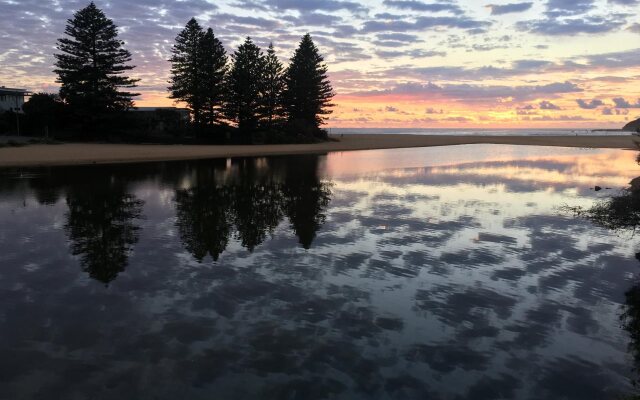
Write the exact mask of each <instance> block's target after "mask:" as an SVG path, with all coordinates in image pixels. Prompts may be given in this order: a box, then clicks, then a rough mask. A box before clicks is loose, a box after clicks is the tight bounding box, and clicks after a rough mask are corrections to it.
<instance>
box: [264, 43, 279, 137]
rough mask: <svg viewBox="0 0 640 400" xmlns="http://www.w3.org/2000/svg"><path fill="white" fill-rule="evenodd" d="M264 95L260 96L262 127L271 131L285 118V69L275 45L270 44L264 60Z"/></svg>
mask: <svg viewBox="0 0 640 400" xmlns="http://www.w3.org/2000/svg"><path fill="white" fill-rule="evenodd" d="M262 81H263V85H262V94H261V96H260V100H261V104H260V114H261V117H262V125H263V126H264V127H265V128H266V129H267V130H271V129H272V128H273V127H274V125H279V124H280V123H281V122H282V119H283V117H284V110H283V108H282V94H283V92H284V67H283V66H282V63H281V62H280V60H278V56H277V55H276V51H275V49H274V48H273V43H271V44H269V49H268V50H267V55H266V56H265V59H264V72H263V76H262Z"/></svg>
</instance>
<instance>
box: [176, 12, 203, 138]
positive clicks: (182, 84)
mask: <svg viewBox="0 0 640 400" xmlns="http://www.w3.org/2000/svg"><path fill="white" fill-rule="evenodd" d="M204 36H205V33H204V31H203V30H202V27H201V26H200V24H198V21H196V19H195V18H191V20H189V22H187V25H186V26H185V28H184V29H183V30H182V31H181V32H180V33H179V34H178V36H177V37H176V41H175V44H174V45H173V48H172V49H171V53H172V55H171V58H170V59H169V61H170V62H171V78H170V80H169V85H170V86H169V92H170V96H169V97H170V98H172V99H175V100H178V101H182V102H185V103H186V104H187V107H189V109H190V110H191V113H192V116H193V122H194V123H195V124H196V125H197V126H201V125H202V123H203V110H204V108H205V105H206V103H207V101H206V90H207V88H206V85H205V82H204V77H203V69H204V68H203V60H204V57H203V54H202V47H203V42H204Z"/></svg>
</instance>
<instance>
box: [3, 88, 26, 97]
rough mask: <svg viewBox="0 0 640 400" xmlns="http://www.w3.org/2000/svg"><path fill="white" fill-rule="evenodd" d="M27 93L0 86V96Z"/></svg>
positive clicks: (24, 90)
mask: <svg viewBox="0 0 640 400" xmlns="http://www.w3.org/2000/svg"><path fill="white" fill-rule="evenodd" d="M28 93H29V91H28V90H27V89H16V88H8V87H4V86H0V94H4V95H7V94H14V95H23V96H24V95H26V94H28Z"/></svg>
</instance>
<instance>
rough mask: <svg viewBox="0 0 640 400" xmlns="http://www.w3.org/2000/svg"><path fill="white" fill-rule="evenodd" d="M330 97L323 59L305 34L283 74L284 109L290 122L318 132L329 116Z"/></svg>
mask: <svg viewBox="0 0 640 400" xmlns="http://www.w3.org/2000/svg"><path fill="white" fill-rule="evenodd" d="M333 96H334V92H333V88H332V87H331V82H329V78H328V77H327V66H326V64H325V63H324V58H323V57H322V56H321V55H320V53H319V51H318V48H317V47H316V45H315V44H314V43H313V40H312V39H311V35H309V34H306V35H305V36H304V37H303V38H302V41H301V42H300V46H299V47H298V48H297V49H296V51H295V53H294V55H293V58H291V64H290V65H289V68H288V69H287V72H286V74H285V92H284V107H285V111H286V113H287V116H288V118H289V122H293V123H296V124H298V123H301V124H303V125H305V126H307V127H311V128H313V129H315V130H318V129H319V127H320V125H321V124H322V123H323V122H324V121H325V119H326V117H325V116H326V115H329V114H331V113H332V111H331V107H332V106H333V104H331V100H332V98H333Z"/></svg>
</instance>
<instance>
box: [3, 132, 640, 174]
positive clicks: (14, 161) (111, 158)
mask: <svg viewBox="0 0 640 400" xmlns="http://www.w3.org/2000/svg"><path fill="white" fill-rule="evenodd" d="M335 139H336V140H338V141H335V142H327V143H320V144H292V145H255V146H204V145H154V144H138V145H129V144H87V143H82V144H61V145H31V146H25V147H6V148H0V167H9V166H38V165H86V164H109V163H125V162H147V161H169V160H189V159H203V158H221V157H243V156H268V155H285V154H312V153H326V152H331V151H355V150H374V149H391V148H408V147H430V146H452V145H462V144H480V143H482V144H511V145H533V146H559V147H582V148H611V149H639V148H640V137H637V136H632V135H620V136H427V135H344V136H343V137H342V136H341V137H336V138H335Z"/></svg>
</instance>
